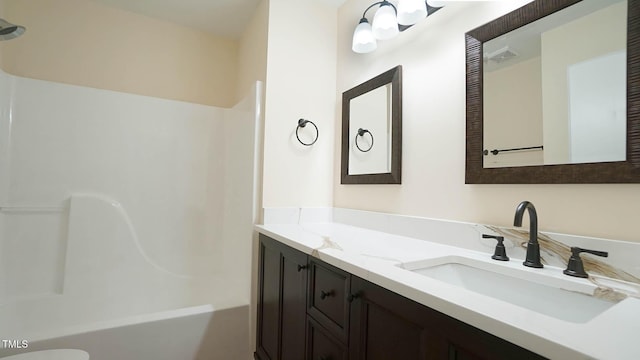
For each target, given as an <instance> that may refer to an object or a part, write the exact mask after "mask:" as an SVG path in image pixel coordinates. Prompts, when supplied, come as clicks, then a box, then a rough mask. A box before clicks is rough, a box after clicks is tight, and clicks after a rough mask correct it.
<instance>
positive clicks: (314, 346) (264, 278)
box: [255, 234, 544, 360]
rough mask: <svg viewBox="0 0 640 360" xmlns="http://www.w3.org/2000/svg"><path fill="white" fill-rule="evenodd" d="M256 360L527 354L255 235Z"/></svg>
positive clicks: (523, 359) (508, 359) (447, 359)
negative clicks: (256, 290) (257, 255)
mask: <svg viewBox="0 0 640 360" xmlns="http://www.w3.org/2000/svg"><path fill="white" fill-rule="evenodd" d="M259 261H260V264H259V291H258V296H259V298H258V322H257V349H256V353H255V358H256V359H258V360H276V359H283V360H285V359H287V360H288V359H295V360H302V359H308V360H413V359H415V360H427V359H438V360H475V359H484V360H494V359H495V360H500V359H504V360H512V359H518V360H527V359H544V358H543V357H541V356H539V355H537V354H534V353H532V352H530V351H528V350H526V349H523V348H521V347H519V346H517V345H514V344H512V343H510V342H508V341H505V340H502V339H500V338H498V337H496V336H493V335H491V334H489V333H486V332H484V331H482V330H479V329H477V328H475V327H473V326H470V325H468V324H465V323H463V322H461V321H459V320H456V319H454V318H451V317H449V316H447V315H444V314H442V313H440V312H437V311H435V310H433V309H431V308H429V307H426V306H424V305H421V304H419V303H417V302H415V301H413V300H410V299H407V298H405V297H403V296H401V295H398V294H396V293H394V292H392V291H389V290H387V289H385V288H382V287H380V286H378V285H375V284H373V283H371V282H368V281H366V280H363V279H361V278H359V277H357V276H354V275H351V274H349V273H347V272H345V271H343V270H341V269H338V268H336V267H334V266H331V265H329V264H326V263H324V262H322V261H320V260H318V259H315V258H313V257H310V256H307V255H305V254H303V253H301V252H299V251H297V250H294V249H292V248H290V247H288V246H286V245H283V244H282V243H280V242H277V241H275V240H272V239H270V238H268V237H267V236H264V235H262V234H261V235H260V256H259Z"/></svg>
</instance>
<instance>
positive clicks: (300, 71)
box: [263, 0, 337, 207]
mask: <svg viewBox="0 0 640 360" xmlns="http://www.w3.org/2000/svg"><path fill="white" fill-rule="evenodd" d="M336 29H337V14H336V9H335V7H333V6H331V5H328V4H327V3H326V2H322V1H318V0H270V1H269V46H268V51H267V79H266V93H265V99H266V100H265V101H266V102H265V136H264V181H263V189H264V194H263V205H264V206H265V207H277V206H331V205H332V203H333V181H332V178H333V164H334V163H333V149H334V137H333V133H334V126H335V124H336V117H335V116H336V115H335V114H336V113H335V110H336V98H335V89H336V58H337V54H336ZM300 118H305V119H309V120H311V121H313V122H314V123H315V124H316V125H317V127H318V128H319V131H320V136H319V138H318V141H317V142H316V143H315V144H314V145H313V146H309V147H307V146H303V145H301V144H300V143H299V142H298V141H297V139H296V136H295V130H296V126H297V122H298V119H300ZM312 129H313V128H312V127H311V126H307V127H306V128H305V129H303V130H302V132H301V135H302V136H304V135H306V134H307V132H311V131H313V130H312Z"/></svg>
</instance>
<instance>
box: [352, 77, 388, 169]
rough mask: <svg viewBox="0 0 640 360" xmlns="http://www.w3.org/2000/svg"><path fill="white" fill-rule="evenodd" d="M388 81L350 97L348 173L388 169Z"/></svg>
mask: <svg viewBox="0 0 640 360" xmlns="http://www.w3.org/2000/svg"><path fill="white" fill-rule="evenodd" d="M391 110H392V104H391V84H386V85H383V86H380V87H378V88H376V89H373V90H371V91H369V92H367V93H365V94H362V95H360V96H358V97H356V98H353V99H351V109H350V116H349V118H350V124H349V143H350V144H349V175H359V174H378V173H387V172H390V171H391V152H390V151H389V150H390V145H391V144H390V142H391V136H392V129H391Z"/></svg>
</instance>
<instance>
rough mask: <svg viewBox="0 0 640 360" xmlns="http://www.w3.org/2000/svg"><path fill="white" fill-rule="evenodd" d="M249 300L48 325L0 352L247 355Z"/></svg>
mask: <svg viewBox="0 0 640 360" xmlns="http://www.w3.org/2000/svg"><path fill="white" fill-rule="evenodd" d="M248 312H249V306H241V307H235V308H230V309H214V308H213V306H211V305H202V306H194V307H189V308H185V309H179V310H169V311H164V312H158V313H153V314H147V315H138V316H132V317H128V318H124V319H119V320H110V321H105V322H98V323H94V324H85V325H77V326H74V327H70V328H66V329H59V330H57V333H56V331H50V332H49V333H48V334H47V335H45V334H42V333H41V334H39V335H37V336H38V337H37V338H36V337H33V338H31V339H29V338H25V339H23V338H20V339H11V340H19V341H20V342H22V340H27V341H28V347H27V348H26V349H2V350H0V357H5V356H9V355H15V354H19V353H23V352H28V351H37V350H46V349H69V348H72V349H82V350H84V351H86V352H88V353H89V355H90V357H91V360H189V359H194V360H195V359H203V360H204V359H208V360H217V359H220V360H230V359H233V360H235V359H246V360H248V359H250V356H251V355H250V354H251V352H250V351H249V344H248V338H249V322H248V316H249V314H248Z"/></svg>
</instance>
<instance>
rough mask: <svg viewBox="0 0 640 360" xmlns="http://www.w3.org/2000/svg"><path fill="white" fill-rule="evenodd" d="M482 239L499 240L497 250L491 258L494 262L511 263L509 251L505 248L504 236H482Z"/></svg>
mask: <svg viewBox="0 0 640 360" xmlns="http://www.w3.org/2000/svg"><path fill="white" fill-rule="evenodd" d="M482 238H483V239H496V240H498V244H496V249H495V250H494V252H493V256H491V258H492V259H493V260H499V261H509V257H508V256H507V249H506V248H505V247H504V236H497V235H488V234H482Z"/></svg>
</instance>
